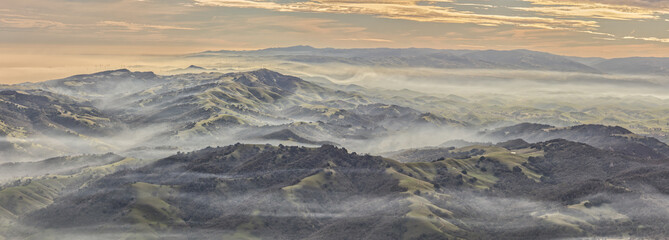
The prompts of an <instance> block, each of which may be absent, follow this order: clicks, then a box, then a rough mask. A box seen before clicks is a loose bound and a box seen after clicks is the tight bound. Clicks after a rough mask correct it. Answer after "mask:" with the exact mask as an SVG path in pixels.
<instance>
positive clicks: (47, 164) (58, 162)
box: [0, 153, 123, 181]
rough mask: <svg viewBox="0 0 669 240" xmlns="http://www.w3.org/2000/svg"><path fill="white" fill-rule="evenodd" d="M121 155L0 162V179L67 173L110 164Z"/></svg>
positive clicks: (109, 154) (110, 154) (119, 158)
mask: <svg viewBox="0 0 669 240" xmlns="http://www.w3.org/2000/svg"><path fill="white" fill-rule="evenodd" d="M122 159H123V157H121V156H118V155H116V154H113V153H108V154H104V155H80V156H66V157H55V158H49V159H46V160H42V161H37V162H9V163H2V164H0V181H4V180H7V179H12V178H18V177H34V176H42V175H49V174H55V175H58V174H67V173H72V172H77V171H79V170H80V169H81V168H86V167H90V166H100V165H107V164H112V163H114V162H117V161H120V160H122Z"/></svg>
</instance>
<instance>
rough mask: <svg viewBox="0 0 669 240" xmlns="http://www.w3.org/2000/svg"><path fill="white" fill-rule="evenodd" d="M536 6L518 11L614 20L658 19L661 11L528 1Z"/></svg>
mask: <svg viewBox="0 0 669 240" xmlns="http://www.w3.org/2000/svg"><path fill="white" fill-rule="evenodd" d="M527 1H528V2H531V3H532V4H533V5H534V6H531V7H522V8H521V7H518V8H514V9H516V10H523V11H531V12H537V13H541V14H544V15H548V16H567V17H583V18H601V19H613V20H632V19H657V18H659V17H658V16H657V15H656V13H657V12H658V11H660V9H649V8H645V7H636V6H630V5H614V4H605V3H597V2H583V1H554V0H527Z"/></svg>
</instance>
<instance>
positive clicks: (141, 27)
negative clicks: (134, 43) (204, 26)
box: [97, 21, 195, 32]
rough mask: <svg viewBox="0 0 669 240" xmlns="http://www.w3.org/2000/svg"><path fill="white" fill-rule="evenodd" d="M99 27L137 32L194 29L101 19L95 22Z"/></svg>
mask: <svg viewBox="0 0 669 240" xmlns="http://www.w3.org/2000/svg"><path fill="white" fill-rule="evenodd" d="M97 26H101V27H118V28H120V29H121V30H123V31H130V32H139V31H146V30H195V29H194V28H187V27H178V26H166V25H148V24H137V23H129V22H121V21H101V22H98V23H97Z"/></svg>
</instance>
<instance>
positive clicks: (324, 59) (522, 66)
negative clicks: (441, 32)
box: [191, 45, 669, 75]
mask: <svg viewBox="0 0 669 240" xmlns="http://www.w3.org/2000/svg"><path fill="white" fill-rule="evenodd" d="M220 54H223V55H242V56H264V57H274V58H277V59H283V60H288V61H295V62H305V63H342V64H352V65H364V66H382V67H433V68H447V69H448V68H462V69H467V68H472V69H513V70H546V71H558V72H582V73H627V74H644V75H663V74H668V73H669V67H667V66H668V63H669V58H653V57H633V58H613V59H605V58H579V57H571V56H560V55H557V54H551V53H546V52H538V51H531V50H525V49H517V50H449V49H430V48H357V49H336V48H314V47H311V46H302V45H301V46H292V47H283V48H267V49H259V50H248V51H228V50H221V51H205V52H201V53H196V54H192V55H191V57H197V56H215V55H220Z"/></svg>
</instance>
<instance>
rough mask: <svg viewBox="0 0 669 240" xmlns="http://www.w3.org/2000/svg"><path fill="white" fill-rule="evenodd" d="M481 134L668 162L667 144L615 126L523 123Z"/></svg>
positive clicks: (496, 137) (498, 139) (495, 138)
mask: <svg viewBox="0 0 669 240" xmlns="http://www.w3.org/2000/svg"><path fill="white" fill-rule="evenodd" d="M482 134H483V135H484V136H486V137H490V138H492V139H494V140H497V141H506V140H511V139H516V138H522V139H524V140H525V141H528V142H539V141H547V140H551V139H556V138H562V139H567V140H570V141H575V142H582V143H586V144H589V145H592V146H595V147H598V148H602V149H610V150H614V151H618V152H621V153H624V154H627V155H634V156H638V157H643V158H653V159H668V158H669V146H667V144H665V143H663V142H661V141H659V140H657V139H655V138H652V137H645V136H641V135H637V134H634V133H633V132H631V131H629V130H627V129H625V128H622V127H617V126H604V125H577V126H571V127H564V128H557V127H553V126H550V125H543V124H532V123H522V124H518V125H514V126H510V127H503V128H499V129H495V130H492V131H488V132H484V133H482Z"/></svg>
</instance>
